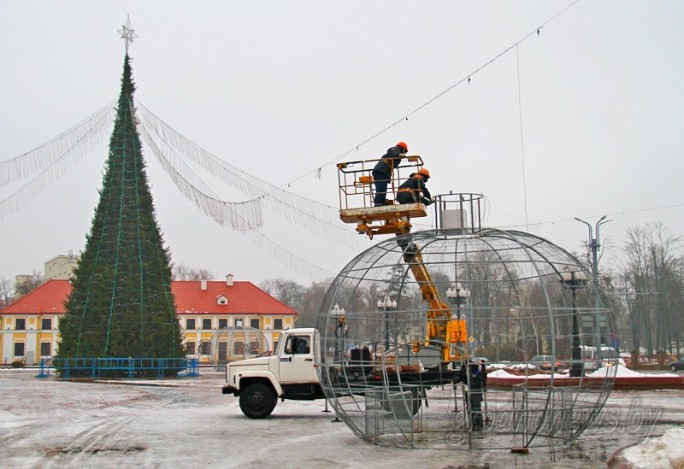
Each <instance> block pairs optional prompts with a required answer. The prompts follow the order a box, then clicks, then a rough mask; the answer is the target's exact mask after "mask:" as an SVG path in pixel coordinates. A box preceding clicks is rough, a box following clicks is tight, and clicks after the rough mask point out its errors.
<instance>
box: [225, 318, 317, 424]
mask: <svg viewBox="0 0 684 469" xmlns="http://www.w3.org/2000/svg"><path fill="white" fill-rule="evenodd" d="M319 351H320V335H319V333H318V331H317V330H316V329H314V328H301V329H290V330H287V331H284V332H283V334H282V336H281V340H280V341H279V343H278V348H277V350H275V352H274V353H272V354H268V355H265V356H260V357H257V358H250V359H247V360H239V361H235V362H232V363H229V364H228V365H226V384H225V385H224V386H223V394H233V395H235V396H236V397H239V398H240V409H241V410H242V412H243V413H244V414H245V415H246V416H247V417H250V418H255V419H258V418H265V417H268V416H269V415H271V412H273V409H274V408H275V406H276V404H277V402H278V398H280V399H282V400H285V399H291V400H313V399H321V398H324V397H325V395H324V394H323V390H322V388H321V384H320V381H319V377H318V371H317V370H316V368H317V363H318V362H317V360H318V358H319Z"/></svg>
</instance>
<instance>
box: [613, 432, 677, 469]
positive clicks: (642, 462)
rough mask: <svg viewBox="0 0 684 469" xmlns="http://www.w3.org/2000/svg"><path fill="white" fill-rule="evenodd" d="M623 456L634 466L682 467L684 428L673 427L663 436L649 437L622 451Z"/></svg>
mask: <svg viewBox="0 0 684 469" xmlns="http://www.w3.org/2000/svg"><path fill="white" fill-rule="evenodd" d="M622 458H623V459H624V460H625V462H626V463H627V464H629V465H631V466H634V467H648V468H650V469H670V468H678V469H681V468H683V467H684V429H682V428H673V429H671V430H668V431H666V432H665V433H664V434H663V436H661V437H657V438H647V439H646V440H644V441H642V442H641V443H639V444H638V445H635V446H632V447H629V448H627V449H625V450H624V451H622Z"/></svg>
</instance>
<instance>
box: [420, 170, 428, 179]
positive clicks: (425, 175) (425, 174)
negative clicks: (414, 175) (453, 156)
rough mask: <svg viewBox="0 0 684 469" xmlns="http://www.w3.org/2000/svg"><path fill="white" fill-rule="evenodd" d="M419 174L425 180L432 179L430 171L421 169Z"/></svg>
mask: <svg viewBox="0 0 684 469" xmlns="http://www.w3.org/2000/svg"><path fill="white" fill-rule="evenodd" d="M418 174H420V175H421V176H423V177H424V178H425V179H430V171H428V170H427V168H420V169H419V170H418Z"/></svg>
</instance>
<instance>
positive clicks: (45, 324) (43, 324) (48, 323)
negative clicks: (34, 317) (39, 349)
mask: <svg viewBox="0 0 684 469" xmlns="http://www.w3.org/2000/svg"><path fill="white" fill-rule="evenodd" d="M40 328H41V329H43V330H44V331H49V330H50V329H52V318H43V319H41V320H40ZM48 355H49V354H48Z"/></svg>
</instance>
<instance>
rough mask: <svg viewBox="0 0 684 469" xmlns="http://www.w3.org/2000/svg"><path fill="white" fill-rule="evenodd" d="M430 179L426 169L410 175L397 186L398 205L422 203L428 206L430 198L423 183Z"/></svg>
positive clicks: (430, 201)
mask: <svg viewBox="0 0 684 469" xmlns="http://www.w3.org/2000/svg"><path fill="white" fill-rule="evenodd" d="M428 179H430V171H428V170H427V168H420V169H419V170H418V172H417V173H411V174H410V175H409V178H408V179H407V180H406V181H404V183H403V184H402V185H401V186H399V190H398V191H397V202H399V203H400V204H416V203H422V204H425V205H430V204H431V203H432V196H431V195H430V191H428V189H427V187H425V183H426V182H428Z"/></svg>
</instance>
